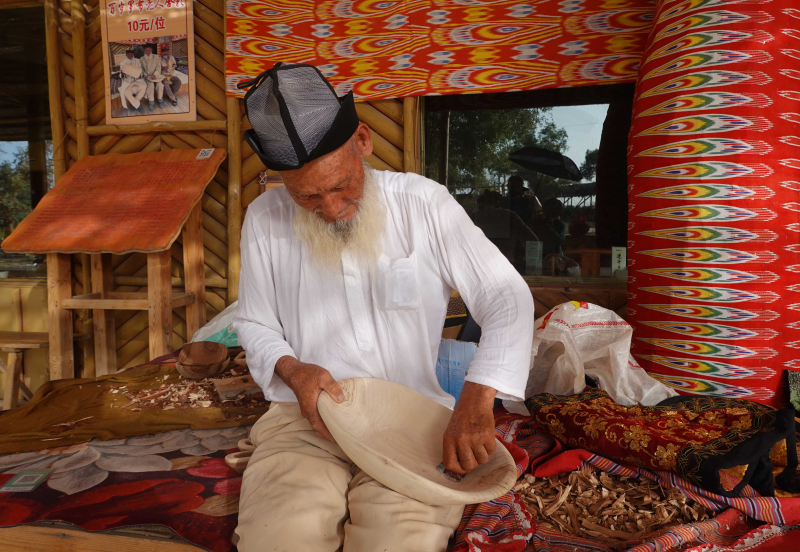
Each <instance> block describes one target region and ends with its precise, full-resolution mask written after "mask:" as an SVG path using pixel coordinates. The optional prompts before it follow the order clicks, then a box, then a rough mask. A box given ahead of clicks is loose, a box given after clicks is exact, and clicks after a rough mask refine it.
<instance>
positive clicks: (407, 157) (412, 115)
mask: <svg viewBox="0 0 800 552" xmlns="http://www.w3.org/2000/svg"><path fill="white" fill-rule="evenodd" d="M448 117H449V112H448ZM419 128H420V126H419V98H417V97H408V98H403V170H404V171H405V172H415V173H419V172H420V159H419V150H420V148H419V143H420V137H419ZM383 159H384V161H389V160H388V159H386V158H385V157H384V158H383Z"/></svg>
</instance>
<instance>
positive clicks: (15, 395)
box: [3, 348, 22, 410]
mask: <svg viewBox="0 0 800 552" xmlns="http://www.w3.org/2000/svg"><path fill="white" fill-rule="evenodd" d="M7 350H8V367H7V368H6V386H5V389H4V394H3V410H11V409H12V408H16V407H17V401H19V383H20V379H22V351H21V350H19V349H11V348H8V349H7Z"/></svg>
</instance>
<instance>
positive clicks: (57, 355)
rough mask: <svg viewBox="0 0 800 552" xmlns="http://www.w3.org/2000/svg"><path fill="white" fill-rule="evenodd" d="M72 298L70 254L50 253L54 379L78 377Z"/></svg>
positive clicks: (48, 291) (50, 309)
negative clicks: (68, 306)
mask: <svg viewBox="0 0 800 552" xmlns="http://www.w3.org/2000/svg"><path fill="white" fill-rule="evenodd" d="M70 297H72V265H71V260H70V258H69V255H66V254H64V253H48V254H47V315H48V318H49V321H50V332H49V333H50V339H49V341H50V379H51V380H57V379H63V378H73V377H75V359H74V355H73V352H72V313H70V311H68V310H67V309H65V308H64V307H63V301H64V300H65V299H69V298H70Z"/></svg>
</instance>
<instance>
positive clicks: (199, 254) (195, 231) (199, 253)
mask: <svg viewBox="0 0 800 552" xmlns="http://www.w3.org/2000/svg"><path fill="white" fill-rule="evenodd" d="M183 274H184V276H183V280H184V285H185V288H186V293H191V294H193V295H194V302H193V303H192V304H190V305H186V338H187V339H191V338H192V336H193V335H194V334H195V332H196V331H197V330H199V329H200V328H202V327H203V326H204V325H205V323H206V309H205V302H206V285H205V262H204V253H203V206H202V205H201V204H200V202H198V203H197V204H196V205H195V206H194V208H193V209H192V210H191V212H190V213H189V218H188V219H187V221H186V224H184V226H183Z"/></svg>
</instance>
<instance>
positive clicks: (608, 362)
mask: <svg viewBox="0 0 800 552" xmlns="http://www.w3.org/2000/svg"><path fill="white" fill-rule="evenodd" d="M632 335H633V329H632V328H631V327H630V326H629V325H628V323H627V322H625V321H624V320H623V319H622V318H620V317H619V316H618V315H617V314H616V313H615V312H613V311H610V310H608V309H604V308H603V307H599V306H597V305H593V304H591V303H583V302H579V301H570V302H569V303H563V304H561V305H559V306H557V307H555V308H554V309H552V310H551V311H550V312H548V313H547V314H546V315H545V316H543V317H542V318H540V319H538V320H537V321H536V323H535V324H534V333H533V349H532V351H531V359H532V366H531V372H530V375H529V377H528V385H527V387H526V389H525V397H526V398H527V397H531V396H533V395H536V394H538V393H553V394H555V395H574V394H577V393H580V392H582V391H583V389H584V388H585V386H586V383H585V378H584V376H585V375H587V374H588V375H589V376H591V377H593V378H594V379H595V380H597V381H598V383H599V386H600V388H601V389H602V390H603V391H605V392H607V393H608V394H609V395H610V396H611V398H613V399H614V400H615V401H616V402H617V403H618V404H621V405H626V406H630V405H633V404H636V403H639V404H642V405H644V406H651V405H654V404H658V403H659V402H661V401H663V400H664V399H667V398H669V397H673V396H675V395H677V393H676V392H675V391H674V390H673V389H672V388H670V387H667V386H666V385H664V384H663V383H661V382H660V381H658V380H656V379H654V378H651V377H650V376H649V375H648V374H647V372H645V371H644V370H643V369H642V368H641V367H640V366H639V365H638V364H637V363H636V361H635V360H634V359H633V357H632V356H631V354H630V349H631V337H632Z"/></svg>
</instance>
